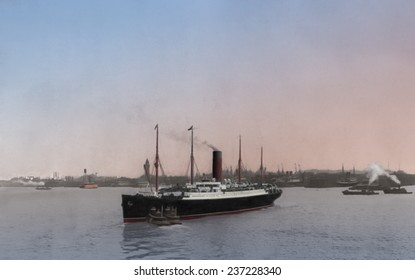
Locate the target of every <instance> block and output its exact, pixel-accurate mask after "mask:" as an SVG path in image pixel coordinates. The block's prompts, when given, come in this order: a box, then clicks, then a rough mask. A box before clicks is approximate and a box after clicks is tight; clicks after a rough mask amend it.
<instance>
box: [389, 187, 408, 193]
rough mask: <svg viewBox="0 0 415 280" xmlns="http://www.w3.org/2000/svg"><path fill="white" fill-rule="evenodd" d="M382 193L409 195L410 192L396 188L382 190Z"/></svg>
mask: <svg viewBox="0 0 415 280" xmlns="http://www.w3.org/2000/svg"><path fill="white" fill-rule="evenodd" d="M383 193H385V194H411V193H412V192H408V191H407V190H406V189H405V188H401V187H397V188H389V189H384V190H383Z"/></svg>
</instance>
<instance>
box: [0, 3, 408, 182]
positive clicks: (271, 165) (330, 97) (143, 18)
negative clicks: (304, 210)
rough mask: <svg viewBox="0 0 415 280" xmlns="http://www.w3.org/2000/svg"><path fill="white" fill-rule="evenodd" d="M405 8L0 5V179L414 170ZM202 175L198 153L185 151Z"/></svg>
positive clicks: (351, 5)
mask: <svg viewBox="0 0 415 280" xmlns="http://www.w3.org/2000/svg"><path fill="white" fill-rule="evenodd" d="M414 14H415V2H413V1H401V0H393V1H392V0H391V1H385V0H373V1H369V0H366V1H360V0H349V1H332V0H313V1H310V0H302V1H301V0H298V1H296V0H274V1H266V0H262V1H243V0H235V1H225V0H220V1H202V0H200V1H186V0H182V1H171V0H166V1H139V0H130V1H128V0H125V1H115V0H114V1H110V0H106V1H103V0H97V1H78V0H72V1H52V0H50V1H46V0H39V1H28V0H27V1H23V0H22V1H19V0H3V1H0V178H10V177H12V176H16V175H35V176H50V175H51V174H52V172H53V171H58V172H59V173H60V174H61V175H63V176H64V175H75V176H77V175H82V172H83V169H84V168H87V169H88V170H89V171H91V172H98V174H101V175H124V176H139V175H141V174H142V173H143V171H142V165H143V164H144V161H145V159H146V158H149V159H150V161H152V160H153V159H154V153H155V147H154V146H155V131H154V126H155V125H156V124H157V123H158V124H159V127H160V158H161V160H162V164H163V167H164V169H165V171H166V173H168V174H170V175H176V174H177V175H184V174H185V172H186V170H187V167H188V163H189V152H190V144H189V142H190V133H189V132H188V131H187V129H188V128H189V127H190V126H191V125H194V127H196V128H197V129H196V130H195V131H194V133H195V136H197V141H198V143H202V142H203V141H207V142H208V143H210V144H213V145H214V146H216V147H217V148H219V149H220V150H222V152H223V161H224V167H231V166H232V167H234V168H235V166H236V164H237V161H238V137H239V135H242V145H243V162H244V164H245V166H246V167H247V168H250V169H257V168H258V167H259V163H260V147H261V146H263V147H264V162H265V165H266V166H267V168H268V170H274V171H275V170H277V169H278V167H281V165H282V164H283V165H284V169H285V170H288V169H293V168H294V164H295V163H297V164H300V165H301V167H302V169H308V168H330V169H340V168H341V166H342V164H344V166H345V168H346V169H352V168H353V165H354V166H356V168H357V169H363V168H365V167H366V166H368V165H369V164H370V163H372V162H378V163H380V164H382V165H383V166H384V167H387V165H388V164H389V167H390V168H391V169H398V167H399V166H400V167H401V169H403V170H406V171H409V172H415V123H414V121H413V120H415V108H414V107H415V17H414ZM195 158H196V163H197V165H198V167H199V170H200V171H201V172H210V168H211V150H210V148H208V147H207V146H206V145H202V144H200V145H196V147H195Z"/></svg>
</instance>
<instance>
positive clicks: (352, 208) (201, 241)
mask: <svg viewBox="0 0 415 280" xmlns="http://www.w3.org/2000/svg"><path fill="white" fill-rule="evenodd" d="M407 189H408V190H410V191H415V186H414V187H409V188H407ZM341 190H342V189H340V188H333V189H304V188H291V189H284V190H283V191H284V192H283V195H282V197H281V198H280V199H278V200H277V201H276V206H275V207H272V208H268V209H266V210H261V211H256V212H251V213H245V214H239V215H231V216H220V217H209V218H204V219H199V220H193V221H185V222H184V223H183V224H182V225H177V226H172V227H156V226H153V225H149V224H146V223H138V224H127V225H124V224H123V223H122V209H121V194H122V193H135V192H136V190H135V189H132V188H99V189H96V190H82V189H78V188H56V189H52V190H50V191H37V190H35V189H34V188H23V187H22V188H8V187H0V248H1V249H0V259H18V260H20V259H415V220H414V218H413V213H415V195H384V194H381V195H378V196H367V197H366V196H343V195H342V194H341Z"/></svg>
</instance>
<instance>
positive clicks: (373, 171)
mask: <svg viewBox="0 0 415 280" xmlns="http://www.w3.org/2000/svg"><path fill="white" fill-rule="evenodd" d="M366 171H367V173H368V176H369V185H370V184H372V183H373V182H374V181H376V180H377V179H378V178H379V176H382V175H385V176H386V177H388V178H389V179H391V180H392V181H394V182H395V183H397V184H399V185H400V184H401V181H399V179H398V177H396V176H395V175H391V174H389V173H388V172H386V171H385V169H383V167H382V166H380V165H379V164H377V163H372V164H370V165H369V166H368V167H367V168H366Z"/></svg>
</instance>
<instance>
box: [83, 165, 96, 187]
mask: <svg viewBox="0 0 415 280" xmlns="http://www.w3.org/2000/svg"><path fill="white" fill-rule="evenodd" d="M92 177H93V175H87V170H86V169H84V183H83V184H82V185H81V186H80V188H81V189H89V190H90V189H96V188H98V185H97V184H96V183H94V181H95V180H93V179H92Z"/></svg>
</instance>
